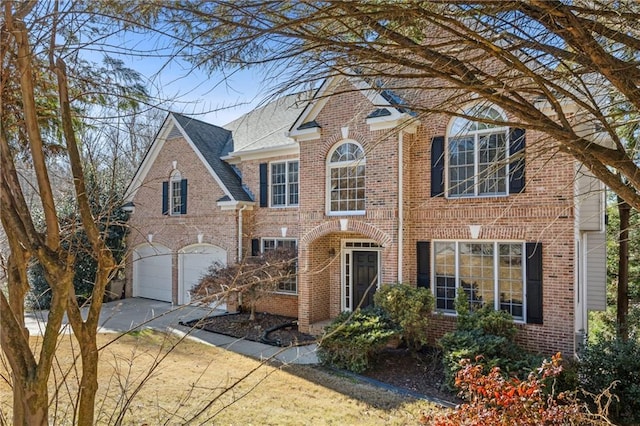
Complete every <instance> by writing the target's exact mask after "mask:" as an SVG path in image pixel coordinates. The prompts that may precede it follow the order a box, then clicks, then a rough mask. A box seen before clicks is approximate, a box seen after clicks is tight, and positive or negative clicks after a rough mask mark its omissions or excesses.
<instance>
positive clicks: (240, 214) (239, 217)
mask: <svg viewBox="0 0 640 426" xmlns="http://www.w3.org/2000/svg"><path fill="white" fill-rule="evenodd" d="M246 208H247V205H246V204H245V205H244V206H242V207H241V208H240V210H238V263H240V262H242V212H243V211H244V209H246Z"/></svg>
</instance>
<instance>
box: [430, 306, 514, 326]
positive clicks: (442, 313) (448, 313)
mask: <svg viewBox="0 0 640 426" xmlns="http://www.w3.org/2000/svg"><path fill="white" fill-rule="evenodd" d="M432 313H433V314H436V315H440V316H443V317H447V318H457V317H458V314H457V313H456V312H452V311H443V310H437V309H434V310H433V311H432ZM512 320H513V323H514V324H516V325H527V322H526V321H525V320H524V319H518V318H512Z"/></svg>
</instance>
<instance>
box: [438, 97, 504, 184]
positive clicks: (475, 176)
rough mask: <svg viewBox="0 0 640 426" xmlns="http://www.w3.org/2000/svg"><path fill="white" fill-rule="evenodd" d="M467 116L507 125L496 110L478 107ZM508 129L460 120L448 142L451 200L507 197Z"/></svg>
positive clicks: (471, 109) (452, 130)
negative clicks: (489, 196)
mask: <svg viewBox="0 0 640 426" xmlns="http://www.w3.org/2000/svg"><path fill="white" fill-rule="evenodd" d="M464 115H466V116H470V117H478V119H479V120H488V121H495V122H503V121H505V118H504V117H503V115H502V114H501V113H500V112H498V111H497V110H496V109H495V108H491V107H482V106H475V107H472V108H470V109H468V110H466V111H465V112H464ZM507 135H508V128H507V127H504V126H499V125H497V124H492V123H488V122H482V121H472V120H470V119H468V118H463V117H458V118H456V119H455V120H454V121H453V123H452V125H451V129H450V131H449V138H448V143H447V147H448V156H447V158H448V168H447V169H448V172H447V173H448V178H447V182H448V190H447V193H448V195H449V196H450V197H473V196H488V195H505V194H507V191H508V179H507V177H508V170H507V167H508V165H507V164H508V161H507V157H508V152H509V150H508V148H509V146H508V142H507V141H508V137H507Z"/></svg>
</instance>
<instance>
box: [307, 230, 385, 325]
mask: <svg viewBox="0 0 640 426" xmlns="http://www.w3.org/2000/svg"><path fill="white" fill-rule="evenodd" d="M368 237H369V236H368V235H363V234H360V233H356V232H335V231H334V232H330V233H327V234H326V235H322V236H319V237H317V238H316V239H315V240H313V241H311V242H310V243H309V244H308V245H306V246H302V245H301V247H300V251H299V256H300V266H301V268H300V270H299V272H300V275H299V280H298V302H299V304H298V324H299V327H300V330H301V331H304V332H307V333H310V334H313V335H316V336H317V335H321V334H322V333H323V332H324V327H326V326H327V325H329V324H330V323H331V321H332V319H333V318H335V317H337V316H338V315H339V314H340V313H341V312H343V311H352V310H355V309H357V308H358V307H366V306H369V305H372V304H373V294H374V293H375V291H376V289H377V288H378V287H379V285H380V284H381V283H382V282H385V281H384V279H385V274H383V266H382V265H383V258H385V254H386V253H388V252H391V250H388V249H387V247H383V246H382V244H381V242H379V241H375V240H373V239H371V238H368ZM387 263H390V264H391V265H393V262H389V261H388V260H387ZM385 266H386V265H385ZM385 272H388V273H391V274H393V273H394V268H393V266H391V267H390V268H388V270H386V268H385ZM387 279H388V278H387Z"/></svg>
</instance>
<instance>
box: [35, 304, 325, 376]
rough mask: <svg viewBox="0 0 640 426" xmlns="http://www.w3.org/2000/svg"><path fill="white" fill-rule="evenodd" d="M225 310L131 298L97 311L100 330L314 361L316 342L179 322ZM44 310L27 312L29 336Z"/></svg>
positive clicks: (37, 331) (66, 329)
mask: <svg viewBox="0 0 640 426" xmlns="http://www.w3.org/2000/svg"><path fill="white" fill-rule="evenodd" d="M222 313H224V311H220V310H215V309H206V308H202V307H197V306H190V305H183V306H174V305H172V304H171V303H167V302H160V301H157V300H150V299H142V298H130V299H122V300H116V301H114V302H109V303H105V304H104V305H103V307H102V311H101V313H100V329H99V331H100V332H103V333H123V332H127V331H131V330H141V329H144V328H151V329H154V330H158V331H163V332H168V333H177V334H181V335H183V334H188V335H189V338H192V339H195V340H198V341H200V342H202V343H206V344H210V345H214V346H218V347H221V348H224V349H227V350H230V351H233V352H236V353H239V354H242V355H246V356H250V357H252V358H256V359H260V360H262V359H269V358H274V359H277V360H279V361H281V362H284V363H293V364H316V363H317V362H318V358H317V356H316V345H315V344H313V345H306V346H300V347H293V348H278V347H274V346H269V345H265V344H263V343H259V342H251V341H248V340H244V339H236V338H234V337H229V336H224V335H221V334H216V333H210V332H208V331H203V330H199V329H190V328H189V327H184V326H182V325H180V324H179V323H180V322H181V321H185V322H186V321H189V320H192V319H198V318H203V317H206V316H211V315H220V314H222ZM47 315H48V312H47V311H38V312H28V313H27V314H25V322H26V325H27V328H28V329H29V332H30V333H31V334H32V335H36V334H42V332H43V331H44V327H45V325H46V321H47ZM61 332H62V333H70V332H71V326H70V325H68V323H67V322H66V320H65V321H64V322H63V326H62V329H61Z"/></svg>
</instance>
